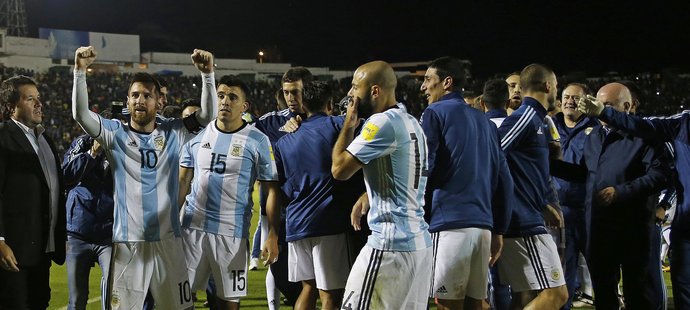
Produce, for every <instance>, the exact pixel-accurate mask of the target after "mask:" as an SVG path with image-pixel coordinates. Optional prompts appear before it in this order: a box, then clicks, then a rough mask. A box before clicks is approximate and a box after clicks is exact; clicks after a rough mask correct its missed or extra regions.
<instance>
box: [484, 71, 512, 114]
mask: <svg viewBox="0 0 690 310" xmlns="http://www.w3.org/2000/svg"><path fill="white" fill-rule="evenodd" d="M508 97H510V94H508V83H506V81H505V80H503V79H493V80H488V81H486V83H484V94H483V95H482V101H483V102H484V103H485V104H486V107H487V108H488V109H503V110H505V108H506V104H507V103H508Z"/></svg>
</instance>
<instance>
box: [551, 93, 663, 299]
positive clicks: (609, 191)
mask: <svg viewBox="0 0 690 310" xmlns="http://www.w3.org/2000/svg"><path fill="white" fill-rule="evenodd" d="M597 100H599V101H601V102H603V103H604V104H605V105H608V106H611V107H612V108H613V109H615V110H617V111H619V112H625V113H628V112H630V109H631V107H632V99H631V95H630V91H629V89H628V88H627V87H625V86H624V85H623V84H620V83H610V84H606V85H604V86H603V87H602V88H601V89H599V91H598V93H597ZM600 122H601V126H595V127H593V128H592V129H591V130H585V132H584V133H585V135H586V136H587V137H586V140H585V144H584V155H583V158H582V159H581V161H580V167H584V168H586V169H584V170H582V169H580V170H579V172H578V170H570V171H567V172H566V170H563V169H560V168H564V167H565V166H567V165H563V164H562V163H559V162H554V165H552V166H551V168H552V170H551V171H552V173H553V174H554V175H556V176H558V177H560V178H563V179H565V180H569V181H577V179H579V181H586V182H585V186H586V191H587V192H586V196H585V208H586V209H585V235H586V236H588V237H587V245H586V246H587V252H588V256H587V264H588V265H589V269H590V272H591V276H592V284H593V286H594V296H595V299H594V304H595V306H596V308H597V309H618V308H619V306H620V305H619V299H618V295H617V290H618V282H619V279H620V274H621V272H622V277H623V293H624V295H625V306H626V307H627V308H628V309H656V305H657V303H658V302H657V299H656V298H655V296H654V290H653V286H654V285H656V284H655V283H654V279H655V278H656V277H655V276H654V274H653V273H654V272H653V271H652V269H651V268H649V265H650V263H651V262H650V255H649V252H650V251H652V243H651V240H650V237H651V235H652V234H651V230H652V229H653V227H654V218H655V216H654V210H651V209H649V208H648V207H647V197H649V196H650V195H653V194H655V193H658V192H659V190H661V189H663V188H664V187H665V186H666V185H667V182H668V176H670V175H671V172H670V167H669V165H668V158H666V157H665V156H666V154H665V153H664V149H663V145H661V144H658V143H650V141H647V140H644V139H641V138H637V137H634V136H632V135H629V134H628V133H626V132H623V131H618V130H616V129H615V128H611V127H609V125H608V124H607V123H605V122H604V121H601V120H600ZM571 168H572V167H571ZM656 272H657V273H658V269H657V271H656Z"/></svg>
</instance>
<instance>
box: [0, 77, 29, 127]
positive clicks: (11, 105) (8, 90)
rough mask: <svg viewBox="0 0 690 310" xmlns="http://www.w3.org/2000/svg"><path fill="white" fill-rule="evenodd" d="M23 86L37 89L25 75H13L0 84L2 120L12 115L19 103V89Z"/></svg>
mask: <svg viewBox="0 0 690 310" xmlns="http://www.w3.org/2000/svg"><path fill="white" fill-rule="evenodd" d="M24 85H34V86H36V87H38V84H36V82H35V81H34V80H33V79H31V78H30V77H28V76H25V75H15V76H13V77H11V78H9V79H7V80H4V81H3V82H2V84H0V110H2V118H3V119H9V118H10V116H12V114H13V113H14V109H15V108H16V107H17V103H19V96H20V95H19V88H20V87H22V86H24Z"/></svg>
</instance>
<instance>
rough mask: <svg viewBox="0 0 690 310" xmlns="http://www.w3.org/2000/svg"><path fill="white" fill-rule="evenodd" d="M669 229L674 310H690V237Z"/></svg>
mask: <svg viewBox="0 0 690 310" xmlns="http://www.w3.org/2000/svg"><path fill="white" fill-rule="evenodd" d="M676 231H681V229H680V228H675V227H673V228H671V283H672V285H673V304H674V305H675V308H676V309H690V236H684V235H680V234H676V233H675V232H676Z"/></svg>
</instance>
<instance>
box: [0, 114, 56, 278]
mask: <svg viewBox="0 0 690 310" xmlns="http://www.w3.org/2000/svg"><path fill="white" fill-rule="evenodd" d="M44 137H45V139H46V141H47V142H48V145H50V149H51V151H52V153H53V156H55V163H56V165H59V163H60V160H59V159H58V157H57V153H56V152H55V146H54V144H53V142H52V141H51V140H50V138H49V137H48V136H47V135H44ZM55 168H56V170H57V171H58V179H59V183H60V189H59V191H60V194H59V199H58V204H57V209H58V218H57V224H56V226H55V232H54V234H53V236H54V237H55V251H54V252H52V253H45V249H46V245H47V243H48V237H49V229H50V205H49V201H50V193H49V189H48V182H47V181H46V178H45V175H44V174H43V169H42V168H41V163H40V162H39V159H38V155H37V154H36V152H35V151H34V149H33V147H32V146H31V143H30V142H29V140H28V139H27V138H26V135H25V134H24V132H23V131H22V130H21V128H19V126H17V124H15V123H14V121H12V120H8V121H5V122H4V123H0V236H2V237H4V238H5V242H6V243H7V244H8V245H9V246H10V248H11V249H12V251H13V252H14V256H15V258H16V259H17V262H19V264H20V265H23V266H32V265H37V264H39V263H40V262H41V258H42V257H43V255H48V256H49V257H50V259H52V260H53V261H54V262H55V263H57V264H62V263H64V261H65V241H66V240H67V234H66V231H65V225H66V224H65V208H64V205H65V195H64V186H63V182H62V171H61V169H60V167H59V166H57V167H55Z"/></svg>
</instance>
